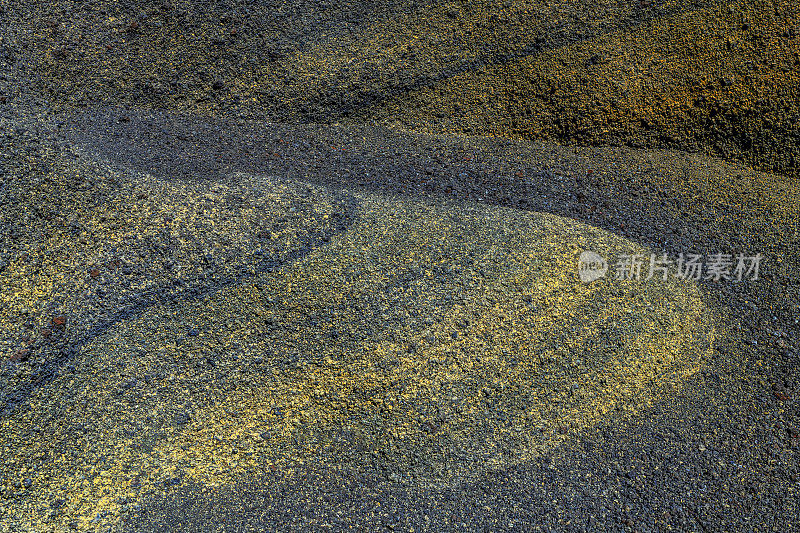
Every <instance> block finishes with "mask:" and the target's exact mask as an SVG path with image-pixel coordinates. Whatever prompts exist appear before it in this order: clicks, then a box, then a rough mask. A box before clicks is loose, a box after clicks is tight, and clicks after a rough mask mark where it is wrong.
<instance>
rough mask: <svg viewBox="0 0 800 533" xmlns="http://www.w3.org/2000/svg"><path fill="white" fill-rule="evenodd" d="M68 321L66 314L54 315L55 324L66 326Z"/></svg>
mask: <svg viewBox="0 0 800 533" xmlns="http://www.w3.org/2000/svg"><path fill="white" fill-rule="evenodd" d="M66 323H67V317H65V316H56V317H53V325H54V326H56V327H64V325H65V324H66Z"/></svg>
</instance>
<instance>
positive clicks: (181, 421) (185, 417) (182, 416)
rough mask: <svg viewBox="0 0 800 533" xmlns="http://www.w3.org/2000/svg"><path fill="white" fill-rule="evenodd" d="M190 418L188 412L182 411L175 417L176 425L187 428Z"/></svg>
mask: <svg viewBox="0 0 800 533" xmlns="http://www.w3.org/2000/svg"><path fill="white" fill-rule="evenodd" d="M190 418H191V417H190V416H189V413H187V412H186V411H181V412H180V413H178V414H177V415H175V425H176V426H185V425H186V424H188V423H189V420H190Z"/></svg>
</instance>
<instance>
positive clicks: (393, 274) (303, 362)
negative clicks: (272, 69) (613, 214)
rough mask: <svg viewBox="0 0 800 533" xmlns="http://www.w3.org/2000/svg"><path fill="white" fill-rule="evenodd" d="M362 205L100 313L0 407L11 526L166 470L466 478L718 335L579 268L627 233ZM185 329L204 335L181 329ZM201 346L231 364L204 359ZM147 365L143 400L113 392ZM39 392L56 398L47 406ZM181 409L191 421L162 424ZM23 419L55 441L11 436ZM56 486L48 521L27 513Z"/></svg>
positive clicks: (93, 503) (67, 516)
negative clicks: (379, 466) (306, 237)
mask: <svg viewBox="0 0 800 533" xmlns="http://www.w3.org/2000/svg"><path fill="white" fill-rule="evenodd" d="M358 200H359V202H360V208H359V218H358V221H357V222H356V223H355V225H354V226H353V227H351V228H350V229H349V230H347V231H346V232H345V233H342V234H339V235H338V236H336V237H334V238H333V239H332V240H331V241H330V242H329V243H328V244H326V245H325V246H322V247H320V248H318V249H316V250H315V251H313V252H312V253H311V254H310V255H308V256H307V257H305V258H303V259H302V260H299V261H297V262H295V263H292V264H289V265H287V266H285V267H284V268H283V269H281V270H280V271H278V272H275V273H270V274H263V275H260V276H257V277H256V278H253V279H252V280H251V281H249V282H247V283H244V284H239V285H234V286H230V287H227V288H224V289H222V290H220V291H219V292H217V293H215V294H211V295H209V296H207V297H205V298H203V299H199V300H196V301H188V302H179V303H176V304H163V305H157V306H153V307H151V308H149V309H148V310H146V312H144V313H143V314H142V315H140V316H138V317H135V318H131V319H130V320H126V321H124V322H121V323H119V324H117V325H115V326H114V327H113V328H112V329H110V330H109V331H108V332H106V333H105V334H104V335H102V336H100V337H98V338H96V339H94V340H93V341H92V342H90V343H89V344H88V345H87V346H86V347H85V348H84V349H83V351H82V353H81V354H80V356H79V358H78V359H77V361H76V365H75V366H76V371H75V373H74V374H72V375H64V376H60V377H58V378H57V379H56V380H55V382H53V383H52V384H50V385H48V386H47V387H45V388H42V389H40V390H39V391H37V392H36V393H35V394H34V396H33V398H32V399H31V409H29V410H27V411H25V412H24V414H22V415H18V416H15V417H10V418H8V419H6V420H4V421H3V422H2V428H0V429H2V433H1V434H2V441H0V447H1V448H2V450H0V451H2V453H3V457H4V461H5V462H6V464H7V465H8V467H9V468H11V469H12V470H13V469H14V468H15V467H16V468H17V469H18V472H19V476H20V478H25V477H28V478H31V479H32V482H33V484H34V486H35V487H36V488H37V491H36V494H37V497H32V498H30V499H26V500H23V501H22V502H21V503H19V504H15V507H14V511H15V513H16V514H17V516H18V518H19V520H20V521H21V522H22V523H25V524H28V525H29V526H30V527H31V528H32V529H39V528H44V529H57V528H58V527H60V526H59V525H63V524H64V523H66V522H69V521H70V520H78V521H79V522H80V527H81V528H83V529H93V528H96V527H98V525H97V524H98V523H100V524H103V523H108V522H109V521H113V520H114V518H115V517H116V516H117V513H118V512H119V510H120V508H121V506H123V505H126V503H125V502H127V501H134V500H135V499H136V498H137V497H139V496H141V495H142V494H152V492H153V491H164V490H169V489H168V488H164V487H165V486H164V480H165V479H170V478H172V477H178V478H180V479H181V480H182V481H183V482H186V481H194V482H197V483H202V484H205V485H218V484H228V483H233V482H236V481H240V480H242V479H248V476H249V475H252V473H253V472H258V471H263V470H264V469H270V468H276V469H280V470H281V471H283V472H291V471H292V469H293V468H294V467H296V466H297V465H299V464H302V463H303V462H306V461H314V460H326V461H331V460H341V461H343V462H344V463H343V464H344V465H345V466H346V464H348V462H349V463H353V464H356V463H358V462H359V461H364V460H365V459H364V458H365V457H366V458H369V457H372V456H373V454H375V457H380V458H381V459H380V460H381V461H383V462H384V464H385V465H387V467H388V468H389V469H390V470H391V471H393V472H398V473H399V475H401V476H404V477H407V482H413V483H426V484H427V483H447V482H452V481H453V480H456V479H464V478H469V477H471V476H475V475H479V474H480V473H481V472H484V471H486V470H487V469H492V468H500V467H503V466H507V465H510V464H514V463H515V462H518V461H522V460H525V459H526V458H530V457H531V456H533V455H535V454H537V453H538V452H539V451H541V450H543V449H546V448H549V447H551V446H553V445H555V444H557V443H558V442H560V441H561V440H563V439H564V438H566V434H568V433H570V432H572V431H576V430H580V429H582V428H586V427H589V426H591V425H593V424H595V423H597V422H598V421H600V420H602V419H603V418H604V417H606V416H609V414H610V413H616V414H617V415H619V414H620V413H621V412H625V411H635V410H637V409H640V408H641V407H643V406H645V405H647V404H649V403H650V402H652V401H654V400H655V399H657V398H659V397H660V395H662V394H667V393H668V391H669V389H671V388H672V387H674V386H678V385H679V384H680V382H681V380H682V379H683V378H684V377H685V376H687V375H688V374H691V373H693V372H695V371H696V370H697V368H698V367H699V366H700V365H702V361H703V357H704V355H705V354H706V352H707V351H708V350H710V349H711V348H712V346H713V340H714V335H715V326H714V323H713V317H712V316H711V313H710V312H709V310H708V309H706V308H705V306H704V304H703V301H702V299H701V296H700V293H699V291H698V290H697V288H696V287H694V285H693V284H691V283H685V282H678V281H676V280H671V281H664V282H662V281H660V280H659V281H656V280H650V281H647V282H645V281H641V282H635V281H634V282H624V281H619V280H611V279H608V280H601V281H598V282H595V283H591V284H583V283H581V282H580V281H579V280H578V279H577V275H576V267H577V256H578V254H579V253H580V252H581V251H582V250H583V249H592V250H595V251H597V252H598V253H600V254H601V255H605V256H607V257H611V256H613V255H614V254H618V253H631V252H634V253H641V254H648V251H647V250H645V249H643V248H642V247H641V246H639V245H636V244H634V243H632V242H629V241H626V240H624V239H622V238H620V237H617V236H614V235H612V234H609V233H606V232H604V231H601V230H598V229H595V228H591V227H588V226H585V225H582V224H578V223H576V222H574V221H570V220H567V219H562V218H560V217H556V216H552V215H544V214H537V213H521V212H517V211H514V210H507V209H502V208H491V207H485V206H479V205H477V204H466V205H463V206H460V207H459V206H455V205H442V204H428V203H423V202H420V201H418V200H411V199H407V198H405V199H404V198H393V197H385V196H378V195H372V194H361V195H358ZM324 208H325V207H324V206H320V209H324ZM134 211H135V209H134ZM120 216H122V214H121V213H120ZM229 231H230V232H231V234H233V233H235V231H236V228H235V227H231V228H230V229H229ZM187 325H194V326H197V327H199V328H200V330H201V331H200V334H199V335H198V336H196V337H193V338H187V340H186V341H185V342H183V343H178V342H176V337H177V334H176V332H177V331H181V330H182V329H185V328H186V327H187ZM334 330H335V334H333V333H334ZM209 357H212V358H214V359H216V360H217V368H224V369H225V372H226V373H225V374H224V376H225V377H219V375H217V377H213V375H212V374H209V373H208V372H207V371H206V370H203V369H204V368H206V367H205V366H204V365H205V362H204V361H206V360H207V358H209ZM257 358H260V360H261V361H262V362H261V363H259V364H258V365H256V366H253V365H255V363H254V361H256V359H257ZM287 360H288V361H289V362H287ZM120 361H124V362H125V367H124V368H121V367H120V365H119V363H120ZM291 361H294V362H293V363H292V362H291ZM259 365H261V366H259ZM148 375H150V376H156V377H154V378H153V379H152V381H150V382H148V385H147V386H146V387H145V388H144V389H143V390H142V392H141V395H139V396H133V397H128V396H125V395H120V394H119V392H118V391H119V388H120V385H121V384H122V383H124V382H125V380H126V379H129V378H130V377H137V378H138V379H139V380H140V382H142V380H143V379H144V376H148ZM210 376H211V377H210ZM53 397H62V398H71V401H70V403H69V405H65V406H63V413H62V415H61V417H60V418H57V419H52V418H48V417H46V416H45V413H47V412H49V411H50V410H52V408H53V405H52V398H53ZM176 410H179V411H181V410H182V411H187V412H190V413H191V420H190V421H189V422H188V423H187V424H186V425H185V426H175V425H172V424H169V423H164V421H166V420H169V419H170V417H171V416H172V414H173V413H174V412H175V411H176ZM64 420H69V421H71V422H80V423H82V424H84V426H85V432H84V435H83V437H76V436H75V433H68V432H67V430H66V427H67V425H66V424H64ZM158 421H161V423H158ZM33 427H36V428H39V430H40V431H44V432H46V433H47V435H48V438H47V439H30V438H28V437H26V435H27V434H28V432H29V431H30V428H33ZM126 429H128V430H129V431H126ZM342 439H345V440H346V442H347V445H346V446H345V448H343V449H344V452H342V453H338V452H336V450H338V449H339V448H337V446H340V445H341V442H342ZM347 450H350V455H348V452H347ZM353 450H355V452H353ZM459 451H461V452H463V453H465V454H466V457H469V459H466V460H465V459H464V458H463V457H460V456H459V455H457V453H459ZM42 455H47V456H48V457H49V460H48V461H47V463H46V464H44V465H43V466H41V467H39V468H38V469H37V471H35V472H33V471H28V470H27V467H26V464H27V462H28V461H29V458H30V457H32V456H37V457H38V456H42ZM331 458H340V459H331ZM420 458H422V459H420ZM55 497H58V498H60V499H63V500H65V504H64V507H63V512H62V514H59V515H58V516H55V517H53V518H51V519H50V521H49V522H48V521H47V519H46V518H44V517H42V516H41V513H39V512H38V508H39V507H40V506H41V501H42V500H46V499H47V498H55ZM126 498H128V499H129V500H126ZM6 505H7V504H6ZM98 513H101V515H100V516H101V519H100V521H99V522H93V521H92V520H94V519H95V517H97V516H98ZM103 513H106V514H103Z"/></svg>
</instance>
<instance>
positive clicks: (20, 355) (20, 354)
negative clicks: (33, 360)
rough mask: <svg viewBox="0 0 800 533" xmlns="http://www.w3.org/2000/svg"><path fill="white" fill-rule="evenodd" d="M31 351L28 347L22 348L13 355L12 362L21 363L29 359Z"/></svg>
mask: <svg viewBox="0 0 800 533" xmlns="http://www.w3.org/2000/svg"><path fill="white" fill-rule="evenodd" d="M30 353H31V351H30V350H29V349H27V348H20V349H19V350H17V351H16V352H14V353H13V354H12V355H11V362H12V363H21V362H22V361H27V359H28V356H29V355H30Z"/></svg>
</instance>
